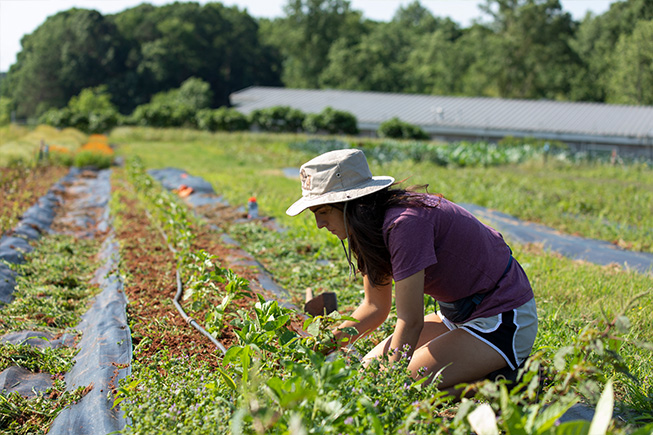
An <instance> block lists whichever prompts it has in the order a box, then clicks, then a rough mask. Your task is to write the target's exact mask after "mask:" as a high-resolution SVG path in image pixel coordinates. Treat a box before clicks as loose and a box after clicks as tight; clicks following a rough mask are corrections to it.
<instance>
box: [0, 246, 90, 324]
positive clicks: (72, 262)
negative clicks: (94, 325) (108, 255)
mask: <svg viewBox="0 0 653 435" xmlns="http://www.w3.org/2000/svg"><path fill="white" fill-rule="evenodd" d="M98 249H99V245H98V242H97V241H94V240H88V239H80V240H77V239H75V238H74V237H71V236H65V235H51V236H46V237H43V238H41V239H40V241H39V242H38V244H36V246H35V249H34V251H32V252H31V253H29V254H27V255H26V260H27V261H26V263H25V264H22V265H11V267H12V269H14V270H15V271H16V272H18V276H17V277H16V289H15V291H14V300H13V302H12V303H11V304H9V305H7V306H5V307H3V309H2V319H0V333H7V332H12V331H18V330H45V331H54V332H58V331H61V330H63V329H66V328H72V327H74V326H75V325H76V324H77V323H79V321H80V319H81V315H82V314H84V313H85V312H86V310H87V309H88V306H87V302H88V300H89V299H90V298H91V297H92V296H93V295H94V294H95V293H96V292H97V286H95V285H92V284H89V281H90V279H91V277H92V274H93V272H94V271H95V269H96V268H97V264H96V263H95V259H94V256H95V254H96V253H97V250H98Z"/></svg>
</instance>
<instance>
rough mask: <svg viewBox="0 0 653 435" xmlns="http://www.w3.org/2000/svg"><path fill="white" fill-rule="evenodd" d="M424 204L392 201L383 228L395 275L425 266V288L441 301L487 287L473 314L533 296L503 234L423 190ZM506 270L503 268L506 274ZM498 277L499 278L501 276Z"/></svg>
mask: <svg viewBox="0 0 653 435" xmlns="http://www.w3.org/2000/svg"><path fill="white" fill-rule="evenodd" d="M423 201H424V202H425V204H426V205H427V207H393V208H391V209H389V210H388V211H387V212H386V216H385V220H384V225H383V233H384V237H385V241H386V246H387V247H388V250H389V252H390V261H391V264H392V275H393V279H394V280H395V281H400V280H402V279H405V278H408V277H409V276H411V275H413V274H415V273H417V272H419V271H421V270H424V293H426V294H429V295H431V296H433V297H434V298H435V299H436V300H438V301H442V302H452V301H455V300H457V299H460V298H463V297H467V296H471V295H473V294H477V293H487V296H486V297H485V298H484V299H483V302H482V303H481V305H479V307H478V308H477V310H476V311H475V312H474V314H473V315H472V318H477V317H486V316H491V315H496V314H499V313H502V312H504V311H508V310H511V309H513V308H517V307H519V306H521V305H523V304H524V303H526V302H528V301H529V300H530V299H532V298H533V291H532V289H531V286H530V284H529V282H528V278H527V277H526V274H525V273H524V271H523V269H522V268H521V266H520V265H519V264H518V263H517V262H516V261H514V260H513V262H512V264H511V266H510V268H509V269H506V268H507V266H508V264H509V259H510V255H511V253H510V248H509V247H508V246H507V245H506V243H505V241H504V240H503V237H502V236H501V234H500V233H499V232H498V231H496V230H495V229H493V228H491V227H489V226H487V225H485V224H483V223H482V222H480V221H479V220H478V219H476V218H475V217H474V216H473V215H472V214H471V213H469V212H468V211H467V210H465V209H464V208H463V207H461V206H458V205H456V204H454V203H453V202H451V201H448V200H446V199H444V198H440V197H437V196H432V195H424V196H423ZM504 272H505V274H504ZM499 281H500V282H499Z"/></svg>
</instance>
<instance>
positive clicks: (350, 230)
mask: <svg viewBox="0 0 653 435" xmlns="http://www.w3.org/2000/svg"><path fill="white" fill-rule="evenodd" d="M300 177H301V183H302V198H301V199H299V200H298V201H297V202H295V203H294V204H293V205H292V206H290V207H289V208H288V210H287V212H286V213H287V214H289V215H290V216H296V215H297V214H299V213H301V212H302V211H304V210H305V209H307V208H308V209H310V210H311V212H313V214H314V215H315V220H316V223H317V226H318V228H326V229H327V230H329V231H330V232H331V233H333V234H334V235H336V236H337V237H338V238H339V239H340V240H341V241H343V247H344V240H345V239H347V240H348V246H349V251H348V252H349V253H348V259H349V263H350V266H351V265H352V263H351V253H352V252H353V254H354V256H355V258H356V260H357V262H358V270H359V271H360V272H361V273H362V275H363V285H364V290H365V297H364V299H363V301H362V303H361V304H360V306H359V307H358V308H357V309H356V310H355V311H354V313H353V314H352V317H353V318H355V319H356V320H357V322H353V321H348V322H344V323H343V324H342V325H340V326H339V328H338V330H337V331H336V332H335V335H336V338H337V340H339V342H340V343H345V342H349V341H350V340H351V341H353V340H355V339H357V338H358V337H360V336H362V335H365V334H367V333H369V332H370V331H373V330H374V329H376V328H378V327H379V326H380V325H381V324H382V323H383V321H384V320H385V319H386V318H387V316H388V314H389V313H390V309H391V306H392V282H393V281H394V290H395V304H396V310H397V323H396V325H395V328H394V333H393V334H392V335H391V336H390V337H388V338H386V339H385V340H384V341H382V342H381V343H380V344H379V345H377V346H376V347H375V348H374V349H372V351H371V352H369V354H368V355H366V356H365V357H364V361H365V362H366V363H369V360H370V359H372V358H376V357H379V356H381V355H383V354H388V351H389V350H390V349H393V350H394V349H401V352H391V353H390V360H396V359H398V358H399V357H400V355H401V354H402V353H406V352H405V351H406V350H407V353H408V355H410V356H411V360H410V363H409V366H408V367H409V369H410V370H411V372H412V373H413V376H414V377H416V378H417V377H418V370H420V368H422V370H423V368H424V367H426V375H425V376H429V380H433V379H434V378H435V376H436V374H438V373H439V372H440V371H441V373H440V375H439V377H438V382H439V384H438V387H439V388H440V389H441V390H447V391H449V392H450V393H452V394H453V393H456V390H455V388H454V386H455V385H457V384H460V383H470V382H473V381H476V380H479V379H482V378H483V377H485V376H487V375H488V374H489V373H491V372H494V371H497V370H500V369H503V368H506V367H508V368H510V369H511V370H516V368H517V367H518V366H519V365H520V364H521V363H522V362H523V361H524V360H525V358H526V357H527V356H528V355H529V353H530V351H531V349H532V346H533V342H534V340H535V335H536V333H537V312H536V308H535V300H534V297H533V290H532V289H531V286H530V284H529V282H528V278H527V277H526V274H525V273H524V271H523V269H522V268H521V266H520V265H519V263H518V262H517V261H516V260H514V259H513V258H512V255H511V254H512V253H511V251H510V248H509V247H508V246H507V245H506V243H505V242H504V240H503V237H502V236H501V234H499V233H498V232H497V231H495V230H494V229H492V228H490V227H488V226H486V225H484V224H482V223H481V222H480V221H478V220H477V219H476V218H475V217H474V216H473V215H471V214H470V213H469V212H467V211H466V210H465V209H463V208H462V207H459V206H457V205H456V204H454V203H452V202H450V201H447V200H446V199H444V198H441V197H439V196H434V195H429V194H424V193H416V192H411V191H407V190H401V189H390V186H391V185H392V184H393V183H394V178H392V177H373V176H372V174H371V172H370V170H369V167H368V164H367V161H366V159H365V156H364V154H363V153H362V151H360V150H354V149H347V150H337V151H331V152H328V153H325V154H322V155H320V156H318V157H316V158H314V159H312V160H311V161H309V162H307V163H305V164H304V165H303V166H302V167H301V169H300ZM424 294H429V295H432V296H433V297H434V298H435V300H437V301H438V305H439V307H440V310H439V311H438V312H437V313H432V314H429V315H427V316H424ZM345 327H354V328H356V330H357V331H358V332H357V334H355V335H353V336H346V337H345V335H344V333H343V331H342V329H343V328H345ZM345 339H346V340H345ZM420 375H423V372H422V371H420Z"/></svg>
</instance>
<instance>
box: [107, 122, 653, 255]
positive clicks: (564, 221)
mask: <svg viewBox="0 0 653 435" xmlns="http://www.w3.org/2000/svg"><path fill="white" fill-rule="evenodd" d="M305 139H306V136H305V135H270V134H256V133H234V134H229V133H215V134H211V133H208V132H197V131H193V130H175V129H167V130H165V129H159V130H157V129H129V128H121V129H117V130H115V131H114V133H112V135H111V141H112V142H115V143H119V144H121V148H120V150H121V151H120V152H122V153H124V154H125V155H139V156H140V157H141V158H142V159H143V161H144V162H145V165H146V166H147V167H148V168H162V167H166V166H175V167H180V168H183V169H185V170H186V171H188V172H189V173H191V174H192V175H197V176H200V177H202V178H204V179H205V180H207V181H209V182H211V183H212V184H213V186H214V188H215V190H216V192H217V193H218V194H219V195H223V196H224V197H225V198H226V199H227V200H228V201H229V202H230V203H231V204H233V205H243V206H245V205H246V204H247V199H248V198H249V197H250V196H252V195H254V196H256V197H257V200H258V202H259V208H260V210H261V213H263V214H265V215H268V216H274V217H275V218H277V219H278V220H279V221H280V223H282V224H283V225H284V226H292V225H294V224H293V223H292V222H291V221H292V220H291V219H289V218H287V217H286V216H285V209H286V208H287V207H288V206H289V205H290V204H291V203H292V201H293V200H294V199H296V198H298V197H299V196H300V195H301V191H300V189H299V183H297V181H296V180H292V179H288V178H286V177H284V175H283V169H284V168H287V167H291V168H293V167H294V168H298V167H299V166H300V165H301V164H302V163H303V162H305V161H307V160H308V159H310V158H312V157H314V155H313V154H311V153H309V152H305V151H300V150H291V149H289V147H288V146H287V145H288V143H290V142H297V141H302V140H305ZM371 167H372V172H373V173H375V174H386V175H392V176H394V177H395V178H396V179H397V180H404V179H406V180H407V181H406V182H405V183H404V185H411V184H429V191H431V192H438V193H442V194H443V195H444V196H445V197H447V198H449V199H451V200H453V201H455V202H470V203H474V204H478V205H482V206H485V207H489V208H493V209H497V210H501V211H502V212H505V213H508V214H512V215H514V216H516V217H518V218H520V219H522V220H527V221H533V222H539V223H542V224H545V225H548V226H551V227H553V228H556V229H558V230H560V231H562V232H565V233H569V234H578V235H582V236H585V237H589V238H597V239H601V240H606V241H608V242H611V243H615V244H616V245H619V246H621V247H624V248H626V249H632V250H641V251H645V252H653V214H651V213H650V204H652V203H653V170H652V169H651V168H650V167H648V166H646V165H644V164H639V165H638V164H633V165H627V166H624V165H617V166H611V165H607V164H600V163H573V162H570V161H561V160H554V159H550V160H546V161H545V160H543V159H537V160H532V161H528V162H525V163H523V164H519V165H508V166H498V167H465V168H458V167H442V166H437V165H434V164H433V163H429V162H420V163H415V162H413V161H410V160H405V161H401V162H392V161H391V162H377V161H375V160H372V161H371ZM300 219H301V218H300Z"/></svg>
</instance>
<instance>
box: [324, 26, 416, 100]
mask: <svg viewBox="0 0 653 435" xmlns="http://www.w3.org/2000/svg"><path fill="white" fill-rule="evenodd" d="M407 36H408V35H407V34H406V33H405V32H402V31H401V30H400V28H399V26H398V25H394V26H391V25H387V24H385V25H381V26H378V27H376V28H375V29H374V30H373V31H372V32H371V33H370V34H368V35H364V36H363V37H362V38H361V41H360V42H359V43H358V44H354V45H353V46H350V45H349V43H348V41H347V40H345V39H339V40H338V41H336V42H335V43H334V44H333V46H332V47H331V50H330V51H329V56H328V61H329V63H328V66H327V67H326V68H325V69H324V70H323V71H322V72H321V74H320V75H319V85H320V87H327V88H337V89H352V90H361V91H379V92H402V91H403V90H404V89H405V87H406V83H405V78H406V75H405V73H404V68H405V67H404V63H405V60H406V57H407V55H408V53H409V52H410V44H409V42H410V41H411V39H410V38H407Z"/></svg>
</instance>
